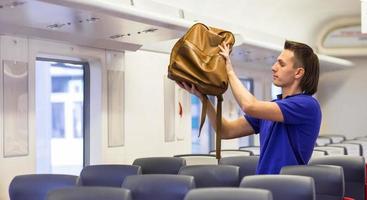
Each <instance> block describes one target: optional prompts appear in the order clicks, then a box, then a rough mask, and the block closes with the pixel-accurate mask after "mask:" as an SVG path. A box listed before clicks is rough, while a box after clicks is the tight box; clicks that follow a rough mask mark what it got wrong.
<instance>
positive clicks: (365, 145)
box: [343, 140, 367, 159]
mask: <svg viewBox="0 0 367 200" xmlns="http://www.w3.org/2000/svg"><path fill="white" fill-rule="evenodd" d="M343 143H352V144H360V145H361V147H362V155H363V156H364V158H365V159H366V157H367V140H346V141H344V142H343Z"/></svg>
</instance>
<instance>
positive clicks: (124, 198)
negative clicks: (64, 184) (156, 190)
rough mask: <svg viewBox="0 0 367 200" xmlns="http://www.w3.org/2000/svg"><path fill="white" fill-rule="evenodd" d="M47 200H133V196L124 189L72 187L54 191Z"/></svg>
mask: <svg viewBox="0 0 367 200" xmlns="http://www.w3.org/2000/svg"><path fill="white" fill-rule="evenodd" d="M47 200H131V194H130V190H127V189H124V188H113V187H96V186H91V187H71V188H62V189H56V190H52V191H51V192H49V193H48V195H47Z"/></svg>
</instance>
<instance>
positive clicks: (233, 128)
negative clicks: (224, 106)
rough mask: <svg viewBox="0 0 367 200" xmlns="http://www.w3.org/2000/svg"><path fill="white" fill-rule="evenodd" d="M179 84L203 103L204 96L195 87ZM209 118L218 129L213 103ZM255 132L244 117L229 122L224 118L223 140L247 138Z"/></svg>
mask: <svg viewBox="0 0 367 200" xmlns="http://www.w3.org/2000/svg"><path fill="white" fill-rule="evenodd" d="M177 84H178V85H179V86H180V87H181V88H183V89H185V90H186V91H188V92H190V93H191V94H194V95H195V96H197V97H198V98H199V99H200V100H201V101H203V98H204V96H203V95H202V94H201V93H200V92H199V91H198V90H196V88H195V86H194V85H191V87H190V86H189V85H188V84H186V83H184V82H182V83H180V82H177ZM207 116H208V118H209V121H210V123H211V124H212V126H213V128H214V129H216V116H217V112H216V111H215V109H214V106H213V105H212V104H211V102H209V103H208V107H207ZM254 132H255V131H254V130H253V128H252V126H251V125H250V123H248V122H247V120H246V119H245V118H244V117H242V118H239V119H236V120H231V121H230V120H227V119H226V118H224V117H222V132H221V133H222V138H223V139H232V138H237V137H242V136H247V135H251V134H254Z"/></svg>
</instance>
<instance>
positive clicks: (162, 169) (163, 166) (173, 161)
mask: <svg viewBox="0 0 367 200" xmlns="http://www.w3.org/2000/svg"><path fill="white" fill-rule="evenodd" d="M133 165H138V166H140V167H141V170H142V174H178V171H179V170H180V168H181V167H182V166H186V161H185V159H183V158H178V157H150V158H138V159H135V160H134V162H133Z"/></svg>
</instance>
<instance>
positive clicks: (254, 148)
mask: <svg viewBox="0 0 367 200" xmlns="http://www.w3.org/2000/svg"><path fill="white" fill-rule="evenodd" d="M240 150H247V151H251V152H252V153H253V155H255V156H259V155H260V147H259V146H243V147H240Z"/></svg>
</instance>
